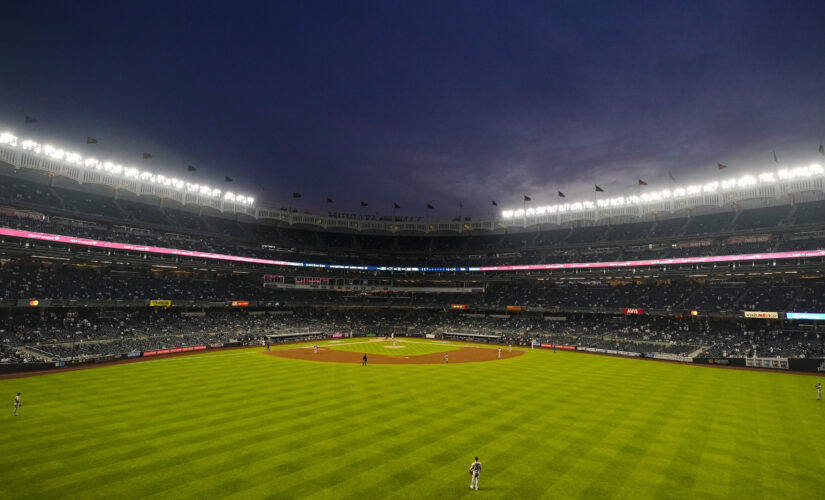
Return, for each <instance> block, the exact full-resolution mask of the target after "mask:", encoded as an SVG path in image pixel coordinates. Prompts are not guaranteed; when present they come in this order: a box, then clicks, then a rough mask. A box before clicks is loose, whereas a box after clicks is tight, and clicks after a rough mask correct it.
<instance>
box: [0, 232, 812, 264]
mask: <svg viewBox="0 0 825 500" xmlns="http://www.w3.org/2000/svg"><path fill="white" fill-rule="evenodd" d="M0 236H11V237H14V238H26V239H30V240H41V241H51V242H54V243H68V244H70V245H83V246H88V247H96V248H109V249H112V250H131V251H134V252H146V253H156V254H162V255H179V256H181V257H195V258H199V259H215V260H228V261H233V262H246V263H250V264H264V265H268V266H289V267H315V268H323V269H351V270H356V271H421V272H439V271H470V272H474V271H482V272H484V271H540V270H543V269H601V268H624V267H640V266H666V265H679V264H706V263H713V262H739V261H749V260H772V259H775V260H783V259H805V258H812V257H825V250H804V251H798V252H769V253H754V254H740V255H716V256H712V257H682V258H678V259H649V260H626V261H618V262H579V263H569V264H534V265H525V266H487V267H384V266H346V265H340V264H313V263H308V262H289V261H286V260H270V259H259V258H256V257H241V256H238V255H226V254H220V253H210V252H197V251H192V250H178V249H176V248H163V247H152V246H146V245H132V244H129V243H113V242H111V241H99V240H90V239H86V238H76V237H74V236H61V235H57V234H47V233H35V232H31V231H20V230H17V229H8V228H0Z"/></svg>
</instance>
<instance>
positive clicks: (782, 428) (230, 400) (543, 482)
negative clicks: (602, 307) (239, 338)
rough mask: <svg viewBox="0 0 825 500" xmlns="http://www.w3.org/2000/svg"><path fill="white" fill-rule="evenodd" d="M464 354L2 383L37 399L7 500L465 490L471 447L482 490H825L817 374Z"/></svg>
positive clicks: (1, 475)
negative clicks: (420, 360) (427, 360)
mask: <svg viewBox="0 0 825 500" xmlns="http://www.w3.org/2000/svg"><path fill="white" fill-rule="evenodd" d="M356 340H358V339H356ZM415 342H425V341H424V340H421V339H415ZM374 344H375V345H380V343H374ZM319 345H320V346H321V350H319V355H320V354H321V353H323V352H327V353H333V352H337V353H339V354H349V353H347V352H346V351H334V350H332V349H330V347H331V346H332V345H336V344H332V345H330V344H326V343H324V342H320V343H319ZM338 345H340V344H338ZM361 345H363V344H361ZM311 346H312V343H307V344H297V345H295V344H293V345H278V346H274V347H273V350H272V351H271V352H270V353H281V352H296V351H300V352H303V353H307V354H306V358H309V357H311V355H312V349H311ZM433 346H434V347H437V348H439V349H445V348H446V347H448V346H445V345H443V344H435V343H433ZM307 347H309V348H307ZM465 348H468V349H471V350H474V351H489V352H490V353H492V354H493V355H495V353H496V350H495V349H494V348H484V347H477V346H472V347H470V346H468V345H460V349H458V350H453V351H450V354H451V363H450V364H438V363H436V364H403V365H397V364H378V363H377V362H376V361H375V358H376V357H377V356H378V355H376V354H371V355H370V365H369V366H368V367H366V368H363V369H362V368H361V367H360V366H358V364H357V356H358V352H357V351H353V352H352V354H353V355H354V356H356V357H355V358H354V362H352V363H346V362H345V363H310V362H306V361H304V360H303V359H292V358H290V357H284V356H278V355H270V353H267V352H266V351H263V350H261V348H260V347H255V348H249V349H239V350H231V351H215V352H210V353H204V354H194V355H189V356H179V357H170V358H159V359H150V360H145V361H142V362H137V363H127V364H120V365H110V366H100V367H95V368H93V369H87V370H79V371H72V372H54V373H52V374H48V375H37V376H31V377H26V378H20V379H3V380H0V392H2V393H11V391H12V390H15V391H18V390H19V391H20V392H22V393H23V394H24V396H26V407H25V408H23V409H22V410H21V417H17V420H15V421H13V422H9V423H7V424H4V425H3V427H2V432H0V447H2V449H3V450H4V453H3V454H2V458H0V495H1V496H2V497H4V498H38V497H45V496H49V497H61V498H84V499H86V498H111V497H112V496H117V497H119V498H146V497H152V496H157V497H158V498H211V497H238V498H273V497H274V498H329V497H335V498H353V499H354V498H386V497H388V496H392V497H394V498H423V497H434V498H461V497H463V496H464V495H466V494H468V493H465V490H466V489H467V485H466V484H465V481H466V479H465V478H466V467H467V463H466V462H467V461H468V459H467V457H466V455H467V450H472V452H471V453H472V455H478V456H480V457H481V458H482V461H483V462H484V472H483V478H482V483H481V488H480V491H483V492H484V494H485V496H487V497H489V498H539V497H545V498H594V499H595V498H606V497H610V498H638V497H651V498H661V497H667V498H670V497H672V496H673V492H674V491H677V490H678V491H679V492H680V493H679V494H678V495H677V496H678V497H680V498H688V497H689V498H719V499H725V498H733V497H745V496H750V497H757V498H758V497H776V498H796V499H809V498H812V495H813V496H815V493H814V492H817V491H819V490H820V489H821V488H822V487H823V485H824V483H823V479H822V476H821V474H820V471H821V467H820V466H821V457H822V456H825V440H823V439H822V437H821V433H819V432H818V431H817V430H816V429H817V428H818V425H819V423H820V422H821V410H822V408H821V406H820V405H819V404H817V401H816V400H814V398H813V394H812V393H810V388H809V387H808V386H810V385H812V384H811V383H810V382H808V381H809V380H811V378H810V377H807V376H801V375H793V374H779V373H765V372H753V371H745V370H725V369H716V368H702V367H697V366H685V365H681V364H673V363H660V362H650V361H642V360H634V359H625V358H617V357H610V356H593V355H587V354H580V353H571V352H559V353H557V354H553V353H552V351H550V350H535V351H530V350H522V349H518V350H517V351H518V352H519V353H523V354H520V355H518V356H515V357H512V358H509V359H508V358H505V359H502V360H495V361H488V362H480V363H453V362H452V358H453V357H454V356H457V355H458V353H461V352H464V349H465ZM515 351H516V350H514V352H515ZM505 354H506V353H505ZM426 356H429V355H427V354H425V355H422V357H426ZM393 357H394V358H398V357H399V356H393ZM482 402H483V404H481V403H482ZM24 411H25V413H24ZM471 458H472V457H471ZM536 470H541V471H542V473H541V474H536V473H535V471H536ZM767 471H770V473H766V472H767ZM594 477H598V481H595V480H594ZM35 483H37V484H39V485H40V486H39V488H38V492H37V493H36V494H34V493H33V492H32V490H31V489H30V488H29V485H31V484H35ZM468 491H469V490H468Z"/></svg>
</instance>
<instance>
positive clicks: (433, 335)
mask: <svg viewBox="0 0 825 500" xmlns="http://www.w3.org/2000/svg"><path fill="white" fill-rule="evenodd" d="M424 336H425V337H427V338H428V339H434V338H435V334H434V333H428V334H426V335H424Z"/></svg>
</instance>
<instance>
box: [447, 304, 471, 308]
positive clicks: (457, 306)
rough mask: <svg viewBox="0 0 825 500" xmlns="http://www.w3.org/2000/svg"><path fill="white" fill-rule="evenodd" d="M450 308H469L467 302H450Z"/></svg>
mask: <svg viewBox="0 0 825 500" xmlns="http://www.w3.org/2000/svg"><path fill="white" fill-rule="evenodd" d="M450 309H467V304H450Z"/></svg>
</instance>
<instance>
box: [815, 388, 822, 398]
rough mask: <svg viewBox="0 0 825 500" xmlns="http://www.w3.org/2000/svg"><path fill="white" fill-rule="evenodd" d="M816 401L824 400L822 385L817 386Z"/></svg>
mask: <svg viewBox="0 0 825 500" xmlns="http://www.w3.org/2000/svg"><path fill="white" fill-rule="evenodd" d="M815 387H816V399H819V400H821V399H822V384H816V386H815Z"/></svg>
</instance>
